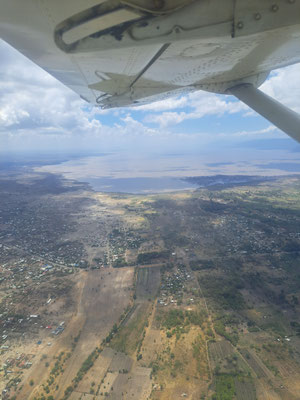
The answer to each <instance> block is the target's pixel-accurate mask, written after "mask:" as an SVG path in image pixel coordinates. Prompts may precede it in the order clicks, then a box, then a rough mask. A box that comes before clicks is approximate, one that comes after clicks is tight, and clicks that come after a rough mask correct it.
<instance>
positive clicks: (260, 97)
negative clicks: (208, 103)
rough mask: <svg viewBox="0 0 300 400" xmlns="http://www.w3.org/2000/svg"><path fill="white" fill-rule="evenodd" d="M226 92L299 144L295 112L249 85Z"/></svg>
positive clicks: (299, 127) (299, 118)
mask: <svg viewBox="0 0 300 400" xmlns="http://www.w3.org/2000/svg"><path fill="white" fill-rule="evenodd" d="M227 92H228V93H231V94H233V95H234V96H235V97H237V98H238V99H240V100H241V101H242V102H243V103H245V104H247V105H248V106H249V107H251V108H253V110H255V111H256V112H257V113H258V114H260V115H262V116H263V117H265V118H266V119H267V120H269V121H270V122H272V123H273V124H274V125H275V126H277V127H278V128H279V129H281V130H282V131H283V132H285V133H287V134H288V135H289V136H291V137H292V138H293V139H295V140H297V141H298V142H300V115H299V114H297V113H296V112H295V111H292V110H290V109H289V108H287V107H285V106H284V105H283V104H281V103H279V102H278V101H277V100H274V99H273V98H272V97H270V96H268V95H267V94H265V93H263V92H262V91H260V90H259V89H256V88H255V87H254V86H253V85H252V84H249V83H246V84H241V85H237V86H234V87H232V88H230V89H228V91H227Z"/></svg>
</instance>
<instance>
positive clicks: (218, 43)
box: [0, 0, 300, 141]
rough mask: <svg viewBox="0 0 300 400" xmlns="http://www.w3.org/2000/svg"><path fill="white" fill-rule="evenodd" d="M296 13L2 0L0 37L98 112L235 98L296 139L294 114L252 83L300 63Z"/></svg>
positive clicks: (103, 0) (159, 3)
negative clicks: (197, 93)
mask: <svg viewBox="0 0 300 400" xmlns="http://www.w3.org/2000/svg"><path fill="white" fill-rule="evenodd" d="M299 15H300V0H276V1H275V0H274V2H272V1H270V0H251V1H249V0H9V1H7V0H0V36H1V37H2V38H3V39H4V40H5V41H7V42H8V43H10V44H11V45H12V46H13V47H15V48H16V49H18V50H19V51H20V52H22V53H23V54H24V55H26V56H27V57H28V58H30V59H31V60H33V61H34V62H35V63H36V64H38V65H39V66H40V67H42V68H43V69H45V70H46V71H47V72H49V73H50V74H51V75H53V76H54V77H55V78H57V79H58V80H60V81H61V82H63V83H64V84H65V85H66V86H68V87H69V88H71V89H72V90H74V91H75V92H77V93H78V94H79V95H80V96H81V97H82V98H83V99H84V100H86V101H88V102H90V103H92V104H95V105H99V106H101V107H103V108H111V107H120V106H129V105H139V104H141V103H148V102H151V101H154V100H159V99H163V98H165V97H168V96H170V95H174V94H178V93H184V92H187V91H193V90H206V91H211V92H215V93H223V94H234V95H235V96H237V97H238V98H240V99H241V100H242V101H244V102H245V103H247V104H248V105H250V106H251V107H252V108H254V109H255V110H256V111H257V112H259V113H261V114H262V115H264V116H265V117H266V118H267V119H269V120H270V121H271V122H273V123H274V124H275V125H277V126H279V127H280V128H281V129H282V130H284V131H286V132H287V133H288V134H289V135H290V136H292V137H294V138H295V139H296V140H299V141H300V117H299V115H298V114H296V113H294V112H293V111H291V110H287V109H285V108H284V107H283V106H282V105H281V104H279V103H277V102H274V100H272V99H271V98H269V97H268V96H266V95H263V94H262V92H260V91H259V90H258V89H257V87H259V86H260V85H261V83H262V82H263V81H264V80H265V79H266V77H267V76H268V74H269V72H270V71H271V70H272V69H275V68H280V67H284V66H287V65H290V64H294V63H298V62H300V18H299ZM274 107H275V108H274Z"/></svg>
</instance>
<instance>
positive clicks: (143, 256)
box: [137, 250, 170, 264]
mask: <svg viewBox="0 0 300 400" xmlns="http://www.w3.org/2000/svg"><path fill="white" fill-rule="evenodd" d="M169 256H170V251H169V250H163V251H150V252H148V253H140V254H139V255H138V257H137V263H138V264H151V263H152V262H153V261H155V260H157V259H165V258H168V257H169Z"/></svg>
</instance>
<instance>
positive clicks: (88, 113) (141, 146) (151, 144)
mask: <svg viewBox="0 0 300 400" xmlns="http://www.w3.org/2000/svg"><path fill="white" fill-rule="evenodd" d="M0 59H1V63H0V153H2V154H5V153H11V152H19V151H28V152H41V153H42V152H51V151H54V152H87V153H89V152H100V153H101V152H109V151H118V150H120V151H121V150H127V151H129V152H132V153H141V154H142V153H143V152H153V153H155V152H157V153H159V152H162V153H163V152H170V153H172V152H186V153H189V152H195V151H196V150H197V151H198V150H199V151H202V152H211V154H217V153H220V152H224V149H226V151H228V154H230V152H232V151H233V152H234V151H236V152H238V150H235V149H237V148H239V147H240V148H243V149H245V151H248V152H251V151H252V150H251V149H253V147H254V148H256V149H260V148H262V149H263V148H266V147H267V148H268V147H270V148H272V147H274V146H275V148H276V146H277V147H278V146H279V147H282V146H283V147H285V146H286V147H287V148H289V149H292V148H293V146H297V144H296V143H295V142H293V141H292V139H289V138H288V137H287V136H286V135H284V134H283V133H282V132H281V131H280V130H278V129H277V128H275V127H274V126H272V125H271V124H270V123H269V122H268V121H266V120H264V119H263V118H262V117H260V116H259V115H257V114H256V113H255V112H254V111H252V110H250V109H249V108H248V107H247V106H246V105H244V104H242V103H241V102H239V101H238V100H236V99H235V98H234V97H232V96H222V95H216V94H212V93H207V92H203V91H198V92H193V93H190V94H188V95H185V96H180V97H174V98H170V99H169V100H164V101H163V102H156V103H152V104H149V105H144V106H140V107H138V108H122V109H113V110H101V109H99V108H97V107H92V106H90V105H88V104H87V103H85V102H84V101H83V100H81V99H80V98H79V96H78V95H77V94H76V93H73V92H72V91H71V90H70V89H68V88H66V87H65V86H64V85H62V84H61V83H60V82H58V81H57V80H56V79H54V78H53V77H51V76H50V75H49V74H47V73H46V72H45V71H43V70H42V69H40V68H39V67H38V66H36V65H35V64H34V63H32V62H31V61H30V60H28V59H27V58H25V57H24V56H23V55H21V54H20V53H19V52H17V51H16V50H15V49H13V48H12V47H10V46H9V45H8V44H6V43H5V42H3V41H1V40H0ZM261 89H262V90H263V91H264V92H266V93H267V94H269V95H271V96H273V97H275V98H276V99H277V100H279V101H281V102H282V103H283V104H285V105H287V106H289V107H290V108H292V109H293V110H295V111H298V112H300V102H299V99H300V64H298V65H294V66H290V67H287V68H283V69H280V70H277V71H273V72H272V73H271V74H270V76H269V78H268V80H267V81H266V82H265V83H264V84H263V85H262V86H261Z"/></svg>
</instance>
